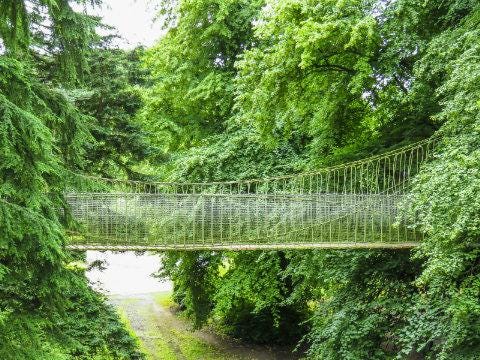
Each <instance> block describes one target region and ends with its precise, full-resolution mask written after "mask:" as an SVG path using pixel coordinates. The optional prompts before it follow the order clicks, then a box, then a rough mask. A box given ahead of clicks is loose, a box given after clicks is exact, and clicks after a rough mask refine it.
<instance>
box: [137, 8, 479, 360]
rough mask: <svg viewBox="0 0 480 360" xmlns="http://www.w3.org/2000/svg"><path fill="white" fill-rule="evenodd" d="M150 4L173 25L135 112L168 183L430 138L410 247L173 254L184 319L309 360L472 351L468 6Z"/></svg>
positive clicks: (468, 354)
mask: <svg viewBox="0 0 480 360" xmlns="http://www.w3.org/2000/svg"><path fill="white" fill-rule="evenodd" d="M239 8H240V9H242V11H238V9H239ZM162 10H163V12H164V13H167V14H168V18H169V19H172V22H171V23H170V24H169V26H170V27H169V30H168V33H167V35H166V36H165V37H164V38H162V39H160V40H159V42H158V43H157V44H156V45H155V47H153V48H152V49H149V50H147V54H146V56H145V57H144V64H145V65H146V67H147V69H148V70H149V71H150V75H151V81H152V86H150V87H148V88H147V89H146V91H145V94H144V101H145V104H146V105H145V107H144V108H143V110H142V113H141V114H142V115H141V117H140V119H141V120H142V122H143V123H144V125H145V126H146V127H147V128H149V129H155V130H154V135H153V139H152V140H153V141H154V142H155V144H157V146H159V147H161V148H162V149H163V151H164V152H165V153H166V155H167V157H165V158H164V159H165V161H164V163H163V164H162V166H161V167H160V170H161V172H162V173H163V174H164V177H165V178H166V179H174V180H193V181H209V180H228V179H241V178H252V177H263V176H272V175H276V174H283V173H289V172H295V171H301V170H305V169H313V168H316V167H318V166H321V165H325V164H332V163H338V162H344V161H348V160H351V159H356V158H360V157H364V156H367V155H369V154H372V153H378V152H381V151H385V150H387V149H391V148H393V147H397V146H400V145H403V144H406V143H410V142H414V141H417V140H419V139H424V138H427V137H429V136H431V135H432V134H433V133H434V132H435V131H436V130H437V129H439V130H438V134H439V136H440V141H439V142H440V144H439V146H438V148H437V155H436V157H435V159H434V160H433V161H432V162H431V163H430V164H429V165H428V166H426V167H425V168H424V169H423V171H422V172H421V175H420V176H419V177H418V179H417V181H416V184H415V187H414V191H413V192H412V195H411V198H410V199H408V201H407V203H406V206H405V209H406V210H405V213H404V214H403V215H402V216H404V217H405V219H410V220H412V219H416V217H414V216H411V215H412V214H421V215H422V216H420V219H421V222H420V223H417V224H416V226H419V227H421V228H422V229H423V230H424V231H425V233H426V238H425V242H424V244H423V245H422V247H421V248H419V249H418V250H416V251H414V252H412V253H410V252H407V251H308V252H253V253H247V254H235V253H204V252H203V253H194V254H181V253H171V254H169V255H168V261H167V262H166V266H165V269H164V270H163V271H162V273H161V274H160V275H164V276H165V275H168V276H171V277H172V279H173V280H174V282H175V285H176V287H175V296H176V300H177V302H179V303H180V304H181V305H182V306H183V307H184V308H185V310H186V312H187V314H189V315H190V316H191V317H192V318H193V320H194V323H195V324H196V325H197V326H199V325H201V324H204V323H205V322H212V323H214V324H216V325H217V326H220V327H221V328H222V329H223V330H224V331H226V332H228V333H230V334H233V335H235V336H238V337H242V338H246V339H250V340H253V341H257V342H272V341H278V342H285V341H287V339H289V340H291V341H296V340H297V341H298V340H299V339H300V338H301V336H302V334H304V337H303V344H305V345H306V346H307V347H308V355H309V356H310V357H312V358H318V359H390V358H428V359H456V358H465V359H475V358H476V356H478V352H479V346H480V339H479V337H478V334H479V333H480V329H479V326H480V322H479V319H480V316H479V315H480V314H479V309H480V293H479V284H480V269H479V267H478V264H479V261H480V260H479V259H480V257H479V255H480V254H479V252H478V249H477V246H478V238H479V235H480V234H479V230H478V229H479V228H480V227H479V224H478V219H479V211H480V204H479V202H478V194H480V188H479V184H480V183H479V173H478V168H479V164H480V162H479V157H478V155H479V154H478V148H479V143H478V139H480V137H479V125H478V114H479V106H480V105H479V104H480V102H479V100H480V94H479V90H478V83H479V80H480V79H479V64H480V61H479V48H478V46H479V45H478V44H479V42H478V35H479V34H478V29H479V28H480V26H479V25H480V20H479V11H480V7H479V4H478V2H477V1H474V0H472V1H462V0H458V1H439V0H427V1H424V0H398V1H392V2H387V1H375V0H372V1H356V0H347V1H334V0H332V1H331V0H322V1H309V0H285V1H270V0H265V1H263V2H248V3H247V2H244V1H241V0H223V1H220V0H180V1H178V2H173V6H172V3H169V5H168V6H165V7H164V8H163V9H162ZM232 34H237V36H232ZM225 54H228V55H225ZM192 274H195V276H192Z"/></svg>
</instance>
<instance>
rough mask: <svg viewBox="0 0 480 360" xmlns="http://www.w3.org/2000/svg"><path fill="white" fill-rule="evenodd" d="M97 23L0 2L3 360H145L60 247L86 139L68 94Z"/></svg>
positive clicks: (38, 5) (62, 11)
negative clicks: (71, 182) (72, 179)
mask: <svg viewBox="0 0 480 360" xmlns="http://www.w3.org/2000/svg"><path fill="white" fill-rule="evenodd" d="M95 24H96V19H94V18H91V17H88V16H86V15H84V14H82V13H77V12H75V11H74V10H73V9H72V7H71V4H70V3H69V2H68V1H25V2H23V1H2V2H1V3H0V50H1V54H0V117H1V121H0V149H1V152H0V358H1V359H5V360H8V359H21V360H25V359H34V360H39V359H48V360H51V359H98V360H100V359H114V358H116V359H119V358H130V359H141V358H143V356H142V355H141V354H140V353H139V352H138V351H137V350H136V344H135V342H134V340H133V339H132V338H131V337H130V335H129V334H128V332H127V331H126V330H125V329H124V328H123V327H122V325H121V323H120V322H119V319H118V316H117V314H116V313H115V312H114V310H113V309H112V308H111V307H110V306H108V305H106V304H105V302H104V299H103V298H102V297H100V296H99V295H98V294H97V293H95V292H93V291H92V290H91V289H90V288H89V287H88V284H87V280H86V278H85V276H84V271H83V270H82V269H77V268H76V267H75V266H72V264H74V260H76V259H75V258H72V255H71V254H68V253H66V252H65V250H64V248H63V243H64V229H63V225H64V223H63V219H62V218H61V216H60V215H61V211H60V210H61V209H62V208H63V206H64V203H63V191H64V189H65V185H66V182H67V181H68V178H69V176H70V173H69V171H70V170H74V169H78V168H84V167H85V160H84V157H85V151H86V150H87V149H86V148H85V145H86V144H88V143H92V142H93V140H94V138H93V137H92V136H91V135H90V133H89V127H90V125H89V124H90V123H91V122H92V119H93V118H90V117H88V116H87V115H85V114H83V113H82V112H81V111H79V110H78V108H77V107H76V105H75V103H74V102H73V100H72V98H71V97H69V96H68V94H72V93H75V91H74V87H75V86H77V87H78V86H79V85H80V80H81V78H82V77H83V74H84V70H85V66H87V63H86V61H85V55H86V54H87V50H88V46H89V44H90V43H91V41H93V40H95V39H96V35H95V32H94V25H95ZM47 69H48V70H47ZM93 121H95V120H93Z"/></svg>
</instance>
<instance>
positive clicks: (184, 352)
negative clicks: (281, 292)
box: [110, 293, 298, 360]
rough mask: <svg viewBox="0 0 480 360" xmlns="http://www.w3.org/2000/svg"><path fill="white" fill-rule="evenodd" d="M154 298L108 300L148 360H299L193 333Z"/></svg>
mask: <svg viewBox="0 0 480 360" xmlns="http://www.w3.org/2000/svg"><path fill="white" fill-rule="evenodd" d="M157 297H158V294H154V293H150V294H138V295H121V296H120V295H116V296H111V297H110V301H111V303H112V304H114V305H115V306H116V307H117V308H118V309H119V310H120V311H121V312H122V313H123V314H124V315H125V317H126V318H127V319H128V321H129V322H130V325H131V327H132V329H133V330H134V331H135V333H136V335H137V336H138V338H139V340H140V343H141V346H142V348H143V351H144V352H145V353H146V354H147V358H148V359H149V360H221V359H229V360H257V359H258V360H291V359H298V357H296V356H294V355H292V354H291V353H290V352H289V351H287V350H282V349H270V348H267V347H262V346H251V345H248V346H247V345H244V344H241V343H239V342H236V341H233V340H230V339H225V338H223V337H220V336H218V335H216V334H214V333H212V332H210V331H208V330H196V331H192V330H191V329H190V328H189V325H188V323H187V322H186V321H184V320H183V319H180V318H178V317H177V316H175V315H174V314H173V313H172V310H171V309H169V308H167V307H165V306H163V305H161V304H160V303H159V302H158V301H156V298H157Z"/></svg>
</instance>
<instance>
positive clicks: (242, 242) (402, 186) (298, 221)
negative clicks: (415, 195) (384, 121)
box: [66, 139, 435, 250]
mask: <svg viewBox="0 0 480 360" xmlns="http://www.w3.org/2000/svg"><path fill="white" fill-rule="evenodd" d="M434 142H435V141H434V140H433V139H429V140H425V141H422V142H419V143H416V144H413V145H410V146H407V147H404V148H400V149H398V150H396V151H393V152H389V153H385V154H382V155H379V156H374V157H370V158H367V159H364V160H361V161H356V162H352V163H348V164H344V165H339V166H334V167H329V168H325V169H321V170H318V171H316V172H312V173H303V174H297V175H291V176H283V177H276V178H268V179H259V180H242V181H231V182H210V183H166V182H139V181H127V180H117V179H104V178H95V177H87V176H77V178H76V180H75V181H74V184H72V189H71V192H68V193H67V194H66V200H67V203H68V205H69V207H70V214H71V216H72V217H73V220H74V223H75V226H74V230H72V231H71V233H70V236H69V243H68V244H67V245H68V247H69V248H71V249H98V250H108V249H113V250H115V249H119V250H156V249H158V250H171V249H184V250H198V249H208V250H222V249H228V250H242V249H301V248H403V247H411V246H415V245H416V244H418V243H419V242H420V241H421V240H422V236H423V235H422V234H421V233H419V232H418V231H416V230H415V229H413V228H411V227H409V226H408V224H404V223H401V222H398V216H397V215H398V210H399V206H400V204H401V203H402V200H403V199H404V197H405V195H406V194H407V193H408V191H409V189H410V184H411V180H412V178H413V177H414V176H415V175H416V174H417V173H418V171H419V169H420V166H421V164H422V163H423V162H425V161H426V160H428V159H429V158H430V157H431V154H432V149H433V146H434Z"/></svg>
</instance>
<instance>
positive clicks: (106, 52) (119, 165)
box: [77, 43, 155, 178]
mask: <svg viewBox="0 0 480 360" xmlns="http://www.w3.org/2000/svg"><path fill="white" fill-rule="evenodd" d="M142 53H143V49H141V48H138V49H135V50H132V51H125V50H121V49H111V48H109V45H108V43H107V44H106V46H105V45H103V46H102V47H100V48H94V49H93V50H92V51H91V52H90V54H89V55H88V57H87V64H88V71H87V72H86V74H85V75H84V81H83V83H82V85H83V87H84V88H85V90H86V93H84V96H83V98H80V99H78V100H77V104H78V106H79V108H80V109H81V110H82V111H83V112H84V113H85V114H88V115H90V116H91V121H90V133H91V134H92V136H93V137H94V140H95V141H94V142H92V144H91V147H90V148H89V149H88V152H87V154H86V166H85V168H84V171H85V172H87V173H90V174H92V173H94V174H99V175H101V176H104V177H125V176H126V177H128V178H138V177H139V176H140V174H139V170H138V169H139V168H140V165H141V163H142V161H144V160H146V159H147V157H148V158H150V159H153V158H154V157H155V153H154V149H153V147H152V146H150V144H149V143H148V140H147V134H146V133H145V131H144V130H143V129H142V128H141V126H140V124H139V123H138V122H137V121H136V114H137V111H138V110H139V109H140V108H141V106H142V99H141V94H140V86H142V85H144V82H145V72H144V71H143V70H142V69H141V68H140V57H141V55H142Z"/></svg>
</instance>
